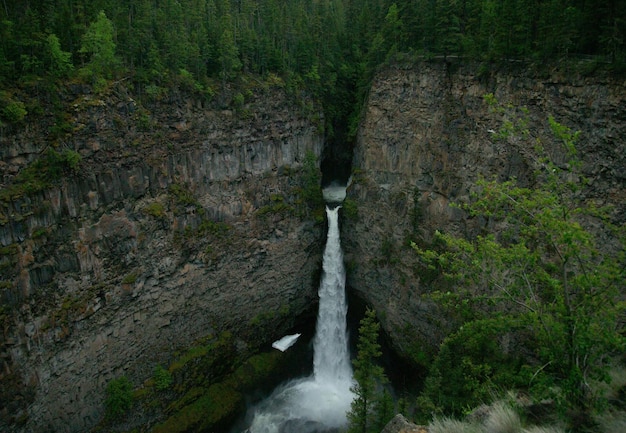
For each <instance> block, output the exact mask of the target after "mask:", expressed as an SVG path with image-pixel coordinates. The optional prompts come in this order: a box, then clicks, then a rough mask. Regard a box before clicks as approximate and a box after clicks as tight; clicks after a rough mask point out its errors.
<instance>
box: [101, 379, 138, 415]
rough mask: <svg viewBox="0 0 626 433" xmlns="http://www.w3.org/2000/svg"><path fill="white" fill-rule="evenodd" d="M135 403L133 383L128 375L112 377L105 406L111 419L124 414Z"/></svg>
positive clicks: (107, 389)
mask: <svg viewBox="0 0 626 433" xmlns="http://www.w3.org/2000/svg"><path fill="white" fill-rule="evenodd" d="M132 405H133V384H132V383H131V382H130V380H129V379H128V378H127V377H126V376H122V377H120V378H118V379H112V380H111V381H110V382H109V383H108V385H107V388H106V399H105V400H104V406H105V409H106V416H107V418H109V419H117V418H119V417H121V416H122V415H124V413H126V412H127V411H128V410H129V409H130V408H131V407H132Z"/></svg>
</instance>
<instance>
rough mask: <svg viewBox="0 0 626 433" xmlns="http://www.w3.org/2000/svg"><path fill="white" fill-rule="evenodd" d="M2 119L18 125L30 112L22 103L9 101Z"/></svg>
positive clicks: (3, 111)
mask: <svg viewBox="0 0 626 433" xmlns="http://www.w3.org/2000/svg"><path fill="white" fill-rule="evenodd" d="M1 114H2V117H3V118H4V119H5V120H7V121H8V122H12V123H17V122H20V121H22V120H23V119H24V117H26V114H28V112H27V111H26V108H25V106H24V103H23V102H21V101H8V102H7V103H6V105H5V106H4V108H3V109H2V112H1Z"/></svg>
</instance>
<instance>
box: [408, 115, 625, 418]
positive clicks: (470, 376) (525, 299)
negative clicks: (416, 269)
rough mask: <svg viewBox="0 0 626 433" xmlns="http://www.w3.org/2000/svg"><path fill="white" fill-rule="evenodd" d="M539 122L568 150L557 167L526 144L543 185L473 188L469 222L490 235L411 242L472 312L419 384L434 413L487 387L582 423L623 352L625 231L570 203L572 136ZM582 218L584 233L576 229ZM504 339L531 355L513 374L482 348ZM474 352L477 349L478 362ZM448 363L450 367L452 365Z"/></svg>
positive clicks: (575, 184)
mask: <svg viewBox="0 0 626 433" xmlns="http://www.w3.org/2000/svg"><path fill="white" fill-rule="evenodd" d="M511 123H512V124H514V125H517V124H519V122H516V121H512V122H511ZM549 124H550V126H551V129H552V131H553V132H554V134H555V137H556V138H557V139H558V140H560V141H561V142H562V143H563V147H564V149H565V150H566V151H567V154H568V157H569V161H568V164H567V168H566V169H561V168H559V167H558V166H556V165H555V164H553V163H552V162H550V161H549V160H548V158H547V157H545V156H544V155H543V154H542V149H541V147H540V146H535V150H536V152H538V156H537V161H538V167H539V168H540V169H539V171H538V173H537V178H538V179H540V180H541V182H542V183H541V184H540V185H539V186H538V187H537V188H536V189H531V188H524V187H520V186H518V185H517V184H516V183H515V182H514V181H507V182H496V181H480V182H479V183H478V186H479V190H478V191H477V192H476V194H474V196H473V197H472V200H471V202H470V203H467V204H466V205H465V206H464V209H465V210H466V211H467V212H468V213H469V214H470V215H471V216H473V217H481V218H483V219H485V220H486V221H489V225H490V226H491V227H495V232H494V233H488V234H486V235H482V236H476V237H474V238H470V239H464V238H457V237H454V236H451V235H448V234H442V233H437V234H436V236H437V238H438V240H439V241H440V243H442V244H443V245H444V246H445V247H444V248H442V249H437V250H435V249H422V248H419V247H417V246H416V245H414V248H416V250H417V251H418V252H419V254H420V255H421V257H422V258H423V259H424V260H425V262H427V263H429V266H433V267H435V268H438V269H440V270H441V271H442V272H443V274H444V275H446V276H447V278H448V279H449V280H450V281H451V282H452V284H454V285H456V286H457V287H458V288H459V289H458V290H457V291H456V293H455V295H456V299H457V300H456V302H457V304H458V302H459V301H463V302H464V300H467V301H469V302H468V303H467V304H466V305H467V306H469V307H471V310H470V312H469V313H468V314H466V315H465V316H464V317H463V318H462V320H465V321H466V323H464V324H463V325H462V327H461V328H460V329H459V331H458V332H457V333H456V334H453V335H452V336H450V337H448V339H447V340H446V341H445V342H444V344H443V345H442V347H441V350H440V353H439V355H438V357H437V360H436V361H435V364H434V370H433V372H434V374H433V376H431V378H430V379H429V380H431V381H433V383H432V384H431V385H430V390H431V391H430V392H432V394H433V395H436V397H435V401H434V403H435V406H439V407H442V408H443V409H444V410H453V411H456V412H457V413H458V412H459V411H460V410H461V409H462V407H463V405H464V404H467V403H469V402H470V401H472V400H473V399H474V398H478V397H480V396H481V395H483V396H484V395H485V393H486V392H487V391H488V388H491V387H494V386H495V387H510V386H515V385H517V386H519V387H526V388H529V389H530V390H531V391H532V392H533V393H534V394H535V395H536V396H537V397H539V398H543V397H551V398H553V399H555V401H557V402H559V403H560V404H561V405H562V406H563V408H567V409H569V410H570V411H573V412H575V413H578V414H579V415H580V416H582V417H583V418H584V417H587V418H588V417H589V415H590V413H591V412H592V411H593V410H595V409H598V408H601V407H602V403H603V398H602V396H601V395H598V394H596V393H595V392H594V391H593V390H592V388H591V387H590V383H591V382H592V381H603V380H606V378H607V369H608V363H607V361H608V359H609V358H610V356H611V355H612V354H619V353H623V351H624V349H625V347H626V342H625V338H624V335H623V333H622V330H621V328H620V319H619V317H620V315H622V314H623V312H624V310H625V305H624V302H623V300H621V299H620V291H621V290H623V281H624V276H623V270H622V269H623V268H624V254H623V249H624V245H625V244H626V242H625V237H624V233H623V229H620V228H619V227H614V226H613V225H612V224H611V221H610V218H609V216H608V214H607V213H606V212H605V211H603V210H602V209H597V208H595V207H594V206H593V205H589V204H587V203H584V202H580V201H578V200H577V199H576V195H575V193H576V191H577V190H578V189H579V187H580V184H581V182H582V181H583V179H582V177H581V176H580V175H579V174H578V173H577V171H576V169H577V168H578V167H579V166H580V163H579V162H578V161H577V159H576V157H575V156H576V150H575V145H574V141H575V140H576V138H577V137H578V133H573V132H572V131H570V130H569V129H568V128H566V127H564V126H563V125H560V124H559V123H558V122H556V121H555V120H554V119H552V118H550V119H549ZM521 130H523V128H522V129H521ZM511 131H512V132H511V133H513V134H515V133H519V131H520V130H519V129H516V128H513V129H512V130H511ZM522 139H524V137H523V136H522ZM590 220H593V221H594V223H593V227H594V230H593V231H590V230H587V229H585V228H584V227H583V224H582V223H583V221H590ZM603 233H604V234H605V235H607V236H609V237H611V238H612V241H611V242H612V244H611V243H609V244H606V243H605V245H600V243H599V240H598V237H597V236H598V235H602V234H603ZM461 288H462V289H461ZM478 293H480V294H482V296H481V297H477V296H476V295H477V294H478ZM504 312H506V316H503V313H504ZM504 319H506V320H504ZM494 320H495V321H497V322H499V323H498V326H499V327H501V328H500V329H499V330H498V331H497V332H496V331H495V330H494V328H493V327H492V326H484V325H485V323H492V324H493V322H492V321H494ZM486 321H487V322H486ZM507 323H508V324H509V325H508V326H506V324H507ZM468 329H471V332H470V333H469V335H468V333H467V330H468ZM507 330H508V331H507ZM505 332H512V333H513V335H514V336H515V338H517V340H518V344H519V345H520V346H522V347H524V349H523V351H524V352H525V353H527V354H530V353H532V356H528V357H527V363H528V365H525V366H523V369H522V366H520V365H519V364H518V361H515V360H508V359H507V358H502V354H501V353H498V352H497V351H495V350H493V348H492V349H487V348H485V347H483V346H482V345H483V344H484V343H488V342H489V339H490V338H491V337H490V335H491V336H493V335H496V334H498V333H501V334H504V333H505ZM474 334H475V335H474ZM522 336H523V338H522ZM477 339H478V340H477ZM480 342H482V343H480ZM460 343H462V344H461V345H460V346H458V345H459V344H460ZM472 349H478V352H477V353H476V354H475V355H476V356H474V355H472V353H473V352H472ZM520 350H521V349H520ZM462 354H469V356H470V357H469V358H468V357H467V356H465V355H462ZM459 356H461V361H462V362H461V363H460V365H461V366H462V368H460V369H459V367H458V365H459V363H458V357H459ZM455 358H456V360H455V365H457V367H454V368H453V365H452V363H451V361H450V360H452V359H455ZM446 359H449V361H446ZM476 360H478V362H477V361H476ZM512 361H514V362H513V364H511V362H512ZM446 363H447V364H448V365H447V367H444V366H443V364H446ZM513 367H514V368H513ZM511 368H513V370H511ZM438 369H439V373H437V370H438ZM503 369H504V370H503ZM515 369H519V371H517V372H516V371H515ZM457 373H458V375H457ZM529 373H532V374H529ZM457 376H458V377H457ZM451 377H456V378H455V379H454V381H453V382H450V383H448V384H447V385H446V383H445V382H442V381H447V380H448V379H449V378H451ZM513 377H517V378H518V379H521V380H522V383H516V382H515V381H513V380H511V379H512V378H513ZM524 381H525V383H524ZM459 385H460V386H459ZM485 386H487V388H485ZM437 389H441V393H439V392H437V391H436V390H437ZM460 393H462V394H460Z"/></svg>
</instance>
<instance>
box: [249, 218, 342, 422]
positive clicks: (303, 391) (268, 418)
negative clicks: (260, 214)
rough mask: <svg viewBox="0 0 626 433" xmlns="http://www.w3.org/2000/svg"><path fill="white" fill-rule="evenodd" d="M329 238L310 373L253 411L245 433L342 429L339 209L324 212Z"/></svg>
mask: <svg viewBox="0 0 626 433" xmlns="http://www.w3.org/2000/svg"><path fill="white" fill-rule="evenodd" d="M326 215H327V216H328V237H327V240H326V248H325V250H324V258H323V271H324V272H323V274H322V280H321V282H320V287H319V292H318V293H319V298H320V300H319V310H318V317H317V328H316V331H315V338H314V356H313V374H312V376H310V377H307V378H302V379H296V380H293V381H290V382H287V383H285V384H283V385H281V386H279V387H278V388H277V389H275V390H274V392H273V393H272V395H271V396H269V397H268V398H267V399H265V400H264V401H263V402H261V403H260V404H259V405H258V406H257V407H256V408H255V410H254V415H253V419H252V423H251V425H250V427H249V428H248V430H247V432H249V433H292V432H298V433H319V432H326V431H333V430H337V429H339V428H341V427H344V426H345V425H346V413H347V412H348V411H349V410H350V404H351V402H352V400H353V398H354V394H353V393H352V391H351V390H350V388H351V387H352V385H353V379H352V367H351V365H350V356H349V351H348V336H347V326H346V312H347V303H346V296H345V268H344V265H343V253H342V252H341V240H340V237H339V207H335V208H334V209H329V208H328V207H327V208H326Z"/></svg>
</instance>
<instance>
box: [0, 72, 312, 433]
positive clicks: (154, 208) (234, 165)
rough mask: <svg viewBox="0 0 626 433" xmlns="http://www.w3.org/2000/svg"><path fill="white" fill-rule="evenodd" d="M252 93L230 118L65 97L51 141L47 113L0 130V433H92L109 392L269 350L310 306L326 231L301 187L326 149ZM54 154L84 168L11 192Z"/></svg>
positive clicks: (118, 93) (286, 105) (200, 106)
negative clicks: (214, 349) (214, 357)
mask: <svg viewBox="0 0 626 433" xmlns="http://www.w3.org/2000/svg"><path fill="white" fill-rule="evenodd" d="M252 93H254V95H248V96H247V98H248V99H247V100H246V103H245V104H244V106H243V107H239V109H238V111H237V110H230V109H224V108H222V107H217V106H213V105H212V104H211V103H207V102H206V101H202V100H196V99H194V98H193V96H189V95H184V94H182V93H177V92H174V91H172V93H170V94H169V95H168V96H167V97H165V98H164V99H163V100H161V101H154V102H151V103H148V102H145V103H144V105H142V104H140V103H139V102H137V101H136V100H135V99H133V98H132V97H131V96H130V94H129V92H128V90H127V89H126V88H124V87H123V83H121V84H120V83H117V84H116V85H115V86H113V88H112V89H111V90H110V92H109V93H107V94H105V95H95V94H93V93H91V91H90V89H88V88H74V87H72V88H69V89H65V91H64V93H63V94H62V95H61V98H63V101H64V103H65V104H66V105H65V106H66V119H67V122H68V124H69V125H71V128H70V129H71V130H69V131H68V132H67V133H66V134H65V135H63V136H61V138H59V137H58V135H57V136H55V137H51V136H50V134H48V132H49V131H50V127H51V125H54V122H55V120H54V117H53V116H51V115H50V116H48V115H46V114H43V115H41V118H39V119H37V121H36V122H31V123H27V124H25V125H23V126H21V127H16V128H14V129H13V130H10V131H9V133H7V131H6V130H5V131H4V132H5V133H3V135H2V136H1V140H2V142H1V143H0V149H2V158H3V160H2V164H0V168H1V169H2V173H1V175H2V177H1V180H2V182H4V183H3V185H2V187H3V189H4V188H6V191H12V193H11V194H12V195H11V197H10V200H7V201H5V202H3V203H2V207H1V208H0V211H1V215H0V216H1V218H0V243H1V248H2V249H1V250H0V252H1V253H2V254H1V256H0V266H1V269H2V276H1V278H0V280H1V281H2V283H1V285H0V288H1V289H2V309H1V310H0V313H1V314H0V317H1V319H2V322H1V323H2V325H3V329H2V330H3V332H2V333H1V334H0V357H1V358H0V401H1V404H0V430H2V431H6V432H49V431H54V432H80V431H86V430H88V429H89V428H91V427H93V426H94V425H95V424H96V423H97V422H98V421H99V420H100V419H102V416H103V412H104V405H103V401H104V397H105V387H106V384H107V383H108V382H109V381H110V380H111V379H113V378H118V377H120V376H122V375H126V376H127V377H129V378H130V379H131V381H132V382H133V383H134V384H141V383H142V382H143V381H145V380H146V379H147V378H149V377H151V376H152V374H153V371H154V368H155V366H156V365H159V364H162V365H167V363H168V362H171V360H172V357H173V356H174V353H175V352H176V351H179V350H185V348H186V347H188V346H189V345H190V344H191V343H192V342H194V341H195V340H196V339H198V338H201V337H205V336H207V335H211V334H217V333H220V332H222V331H229V332H230V333H232V335H233V337H234V338H235V340H236V341H237V346H238V347H239V348H240V349H241V350H249V351H250V352H253V351H254V349H255V348H258V347H260V346H262V345H264V344H267V345H268V347H269V343H271V341H273V339H275V338H276V337H278V336H280V335H282V333H284V332H287V330H289V329H290V327H292V326H293V325H294V320H295V318H296V317H298V316H300V315H302V314H303V313H308V312H309V311H310V309H311V308H313V307H314V306H315V302H316V286H317V284H316V281H314V276H315V275H317V274H318V272H319V267H320V261H321V248H322V243H323V227H322V225H321V224H317V223H315V222H314V221H313V220H312V218H308V217H307V212H308V210H307V209H306V208H303V206H306V204H302V200H301V199H300V195H301V191H302V182H301V175H300V173H301V170H302V168H303V165H304V163H305V160H307V158H309V159H310V155H313V161H315V159H317V160H318V161H319V158H320V155H321V151H322V145H323V138H322V137H321V136H320V135H319V133H318V129H317V126H316V125H314V124H313V123H312V122H311V121H310V120H309V118H308V117H307V115H306V113H302V112H300V111H299V110H298V109H297V108H296V107H294V104H293V102H292V101H290V100H289V99H287V98H286V97H285V95H284V94H283V93H282V91H281V90H280V89H274V88H271V87H270V88H267V87H265V88H263V87H259V88H258V89H255V90H254V91H253V92H252ZM47 149H55V152H57V154H59V155H63V152H66V151H68V150H69V151H72V152H76V153H78V154H80V155H81V156H82V162H81V163H80V164H79V166H78V169H77V170H76V172H74V171H70V170H68V171H67V172H65V173H64V174H63V176H61V177H60V178H59V179H57V180H55V181H54V182H52V183H51V184H50V185H46V186H45V187H43V188H41V187H39V188H36V190H35V191H27V190H21V189H20V185H21V184H20V178H19V176H20V175H19V173H23V172H24V171H25V170H26V169H27V167H29V164H32V163H33V161H35V160H37V159H38V158H41V157H42V156H43V155H45V154H46V152H47V151H48V150H47ZM53 155H54V154H53ZM16 185H17V186H16ZM277 203H278V204H281V206H277V205H276V204H277Z"/></svg>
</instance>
